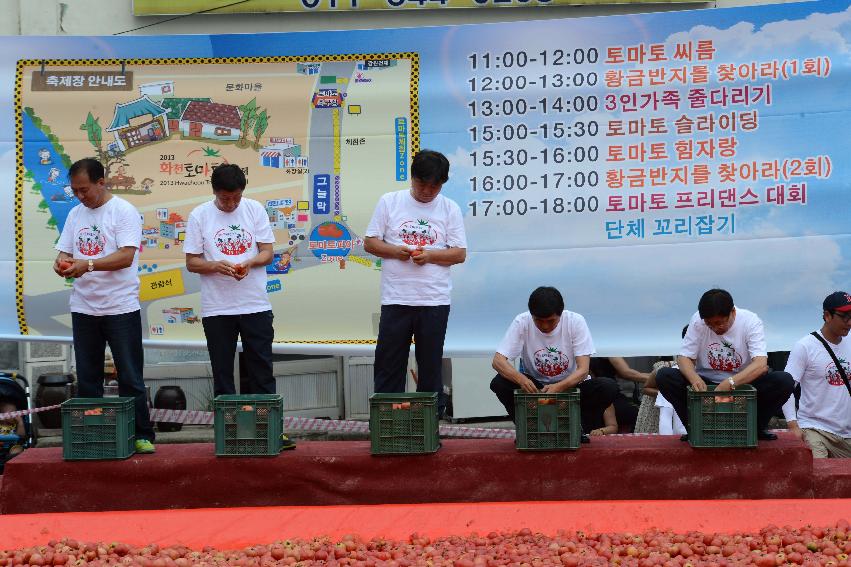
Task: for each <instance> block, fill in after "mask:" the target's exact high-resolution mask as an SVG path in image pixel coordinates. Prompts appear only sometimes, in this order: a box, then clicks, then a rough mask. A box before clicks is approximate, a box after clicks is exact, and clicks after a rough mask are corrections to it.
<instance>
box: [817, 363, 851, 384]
mask: <svg viewBox="0 0 851 567" xmlns="http://www.w3.org/2000/svg"><path fill="white" fill-rule="evenodd" d="M838 360H839V364H841V365H842V368H843V370H845V376H846V377H847V376H849V375H851V366H849V364H848V361H847V360H845V359H843V358H839V359H838ZM824 377H825V379H826V380H827V383H828V384H830V385H831V386H844V385H845V382H843V380H842V375H841V374H840V373H839V369H838V368H836V364H834V363H833V362H831V363H830V364H828V365H827V369H826V371H825V373H824Z"/></svg>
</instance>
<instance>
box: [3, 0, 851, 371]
mask: <svg viewBox="0 0 851 567" xmlns="http://www.w3.org/2000/svg"><path fill="white" fill-rule="evenodd" d="M0 41H3V42H6V43H7V44H8V45H7V46H6V47H7V48H6V49H4V50H3V51H2V53H3V55H0V57H5V58H6V61H5V65H4V66H3V68H2V70H0V71H2V72H3V73H6V76H7V78H8V80H9V83H10V84H11V83H12V81H13V80H14V81H15V83H14V84H15V87H14V89H13V90H12V92H9V93H8V94H7V95H6V96H8V97H9V99H10V100H9V104H10V105H13V106H14V108H15V113H16V114H15V116H16V121H15V122H14V123H8V124H3V125H2V127H3V128H4V133H5V134H6V137H5V138H3V139H5V140H7V141H6V142H5V143H4V145H5V149H6V153H5V158H4V159H3V160H2V161H0V175H4V176H6V179H7V181H8V183H7V184H6V186H7V187H10V188H11V187H16V188H17V189H16V191H12V190H11V189H8V190H7V197H6V198H7V203H8V204H9V205H8V207H7V208H8V209H10V210H11V209H14V211H15V217H14V220H13V219H12V218H11V217H8V218H7V221H8V225H7V226H8V227H9V228H8V234H7V237H6V239H5V240H4V242H6V243H7V244H6V248H5V249H4V255H3V256H2V260H4V262H3V263H2V264H0V266H5V267H6V269H7V274H12V269H11V268H12V266H13V265H16V266H17V274H18V276H19V277H17V278H14V281H16V289H13V288H12V281H13V280H12V279H10V280H8V281H9V282H10V283H9V285H8V286H7V288H8V289H6V290H4V293H6V294H7V299H8V302H0V304H2V303H7V305H5V307H4V308H5V309H6V310H7V311H8V317H5V318H4V319H3V320H4V321H6V328H5V331H6V332H7V333H18V332H22V333H30V334H38V335H49V336H67V335H68V334H69V333H70V314H69V313H68V309H67V301H68V295H69V293H70V285H71V283H70V282H66V281H64V280H62V279H61V278H58V277H57V276H56V275H55V274H53V272H52V269H51V265H52V261H53V258H54V257H55V251H54V250H53V244H54V242H55V241H56V239H57V238H58V235H59V231H60V230H61V228H62V226H63V223H64V220H65V218H66V216H67V214H68V211H69V210H70V209H71V208H72V207H73V206H75V205H76V204H77V203H78V202H77V201H76V199H75V198H74V197H73V194H72V193H71V192H70V189H69V187H68V181H67V168H68V166H69V164H70V163H71V162H72V161H74V160H77V159H80V158H82V157H86V156H97V157H99V158H100V159H101V160H102V161H104V163H106V165H107V170H108V173H107V184H108V185H109V186H110V188H111V189H112V190H113V192H114V193H116V194H118V195H120V196H121V197H123V198H125V199H127V200H128V201H130V202H131V203H133V205H134V206H136V208H137V209H138V210H139V212H140V214H141V215H142V219H143V226H144V234H143V241H142V249H141V252H140V261H139V266H140V278H141V282H142V285H141V290H142V291H141V300H142V313H143V320H144V324H145V336H146V338H150V339H159V340H164V341H175V342H179V343H185V344H190V343H193V344H200V342H201V341H203V332H202V330H201V325H200V324H199V321H200V313H199V309H200V297H199V288H200V285H199V280H198V276H197V275H195V274H190V273H188V272H187V271H186V269H185V266H184V253H183V250H182V243H183V238H184V235H185V223H186V219H187V217H188V213H189V212H190V211H191V210H192V208H193V207H195V206H197V205H198V204H200V203H202V202H204V201H206V200H208V199H210V198H211V197H212V195H211V188H210V185H209V176H210V171H211V169H212V168H213V167H215V166H216V165H217V164H220V163H236V164H238V165H239V166H240V167H242V168H243V169H244V170H245V171H246V173H247V177H248V189H247V190H246V195H247V196H248V197H251V198H253V199H256V200H258V201H260V202H261V203H262V204H263V205H264V206H265V207H266V210H267V212H268V214H269V219H270V222H271V223H272V226H273V229H274V231H275V236H276V240H277V243H276V245H275V262H274V263H273V264H272V265H271V266H270V267H269V269H268V270H267V277H268V285H267V291H268V292H269V298H270V300H271V302H272V305H273V309H274V312H275V315H276V317H275V328H276V340H277V341H279V342H280V343H281V344H288V345H296V346H295V347H294V348H296V349H297V348H298V345H310V344H314V345H315V344H336V345H363V351H364V352H367V351H368V350H369V349H370V348H371V346H370V345H371V344H373V342H374V339H375V335H376V329H377V318H378V311H379V302H380V289H379V287H380V275H381V261H380V259H378V258H375V257H372V256H370V255H368V254H366V253H365V252H364V250H363V233H364V230H365V228H366V225H367V223H368V221H369V218H370V216H371V214H372V210H373V208H374V206H375V204H376V202H377V200H378V198H379V196H380V195H381V194H382V193H384V192H387V191H392V190H399V189H404V188H406V187H408V182H409V180H408V166H409V163H410V157H411V155H412V154H413V153H414V152H416V151H417V149H419V147H427V148H432V149H437V150H440V151H442V152H444V153H446V154H447V155H448V156H449V158H450V162H451V164H452V167H451V172H450V180H449V182H448V183H447V184H446V185H445V186H444V190H443V193H444V194H445V195H446V196H448V197H449V198H451V199H454V200H455V201H456V202H457V203H458V204H459V205H460V207H461V209H462V212H463V214H464V217H465V225H466V228H467V232H468V240H469V250H468V259H467V261H466V262H465V263H464V264H463V265H460V266H456V267H454V268H453V270H452V272H453V282H454V287H453V305H452V314H451V317H450V326H449V332H448V337H447V351H448V352H450V353H453V354H464V353H469V354H472V353H488V352H493V350H494V348H495V346H496V344H497V342H498V341H499V339H500V338H501V336H502V334H503V332H504V331H505V329H506V328H507V326H508V324H509V323H510V321H511V319H512V318H513V316H514V315H516V314H517V313H518V312H520V311H523V310H524V309H525V303H526V299H527V297H528V294H529V292H530V291H531V290H532V289H534V288H535V287H536V286H538V285H555V286H557V287H558V288H559V289H561V290H562V292H563V293H564V295H565V298H566V302H567V308H568V309H571V310H573V311H577V312H580V313H582V314H583V315H585V317H586V319H587V320H588V323H589V326H590V328H591V331H592V334H593V336H594V340H595V344H596V346H597V349H598V351H599V352H600V353H602V354H623V355H630V354H648V353H654V352H655V353H662V354H664V353H671V352H673V350H674V349H675V348H676V346H677V344H678V342H679V330H680V329H681V328H682V326H683V325H684V324H685V323H686V322H687V321H688V319H689V317H690V316H691V314H692V313H693V312H694V311H695V309H696V304H697V299H698V297H699V295H700V294H701V293H702V292H703V291H704V290H706V289H708V288H710V287H716V286H717V287H724V288H726V289H729V290H730V291H731V292H732V293H733V296H734V298H735V299H736V302H737V304H738V305H741V306H742V307H746V308H748V309H751V310H754V311H756V312H757V313H758V314H760V315H761V316H762V317H763V319H764V321H765V324H766V334H767V337H768V339H769V347H770V348H771V349H786V348H789V347H790V346H791V344H792V343H793V342H794V340H796V339H797V338H799V337H800V336H802V335H803V334H804V333H805V332H807V331H809V330H811V328H812V327H814V326H817V325H819V324H820V315H819V313H820V310H819V307H820V303H821V299H822V298H823V297H824V296H825V295H827V294H828V293H829V292H831V291H834V290H835V289H847V288H848V287H851V283H849V281H848V277H847V276H848V267H849V260H848V256H849V254H851V242H849V238H848V230H847V221H846V218H847V209H846V198H845V197H846V195H845V192H846V189H845V187H846V186H847V184H848V182H849V174H848V171H847V168H845V167H844V164H845V163H847V162H848V157H849V156H848V150H847V144H845V137H846V132H847V131H848V130H849V126H851V119H849V103H848V102H847V100H848V99H847V97H845V96H844V93H845V91H846V90H847V89H846V86H847V83H846V79H848V77H849V74H848V72H849V60H848V55H847V53H848V52H849V46H851V10H849V1H848V0H843V1H838V0H831V1H822V2H808V3H801V4H784V5H778V6H758V7H751V8H738V9H725V10H719V9H714V10H703V11H690V12H668V13H659V14H645V15H639V16H629V17H625V16H611V17H603V18H588V19H570V20H548V21H537V22H518V23H504V24H486V25H485V24H483V25H469V26H457V27H435V28H423V29H409V30H366V31H349V32H314V33H299V34H259V35H226V36H174V37H154V38H151V37H127V38H125V37H106V38H73V37H56V38H27V37H21V38H3V39H2V40H0ZM15 54H20V56H22V57H25V59H21V60H17V61H16V60H15ZM13 77H14V78H13ZM14 160H17V167H15V166H13V161H14ZM0 214H7V215H8V214H10V212H9V211H3V212H2V213H0ZM92 230H93V231H94V227H93V228H92ZM239 232H240V227H232V233H233V234H231V235H230V236H231V237H232V238H231V240H233V241H235V242H236V241H238V236H239ZM93 241H96V239H94V240H93ZM13 243H16V244H17V245H16V246H14V245H13ZM16 262H17V264H15V263H16ZM13 293H16V294H17V302H14V301H12V295H11V294H13ZM13 306H14V307H15V308H16V309H14V310H13ZM15 322H17V325H15V324H13V323H15Z"/></svg>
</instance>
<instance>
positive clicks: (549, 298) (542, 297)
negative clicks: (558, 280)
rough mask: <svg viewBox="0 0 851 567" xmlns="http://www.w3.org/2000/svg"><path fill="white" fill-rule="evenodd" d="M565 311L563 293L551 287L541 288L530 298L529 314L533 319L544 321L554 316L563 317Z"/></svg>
mask: <svg viewBox="0 0 851 567" xmlns="http://www.w3.org/2000/svg"><path fill="white" fill-rule="evenodd" d="M562 311H564V299H562V297H561V293H559V291H558V290H557V289H556V288H554V287H550V286H541V287H539V288H538V289H536V290H535V291H533V292H532V295H530V296H529V313H531V314H532V317H535V318H538V319H544V318H546V317H551V316H553V315H559V316H560V315H561V313H562Z"/></svg>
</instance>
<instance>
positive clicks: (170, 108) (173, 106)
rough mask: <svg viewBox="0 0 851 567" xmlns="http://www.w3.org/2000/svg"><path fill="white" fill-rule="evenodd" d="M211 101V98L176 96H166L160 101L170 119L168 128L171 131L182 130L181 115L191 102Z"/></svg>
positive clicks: (167, 117)
mask: <svg viewBox="0 0 851 567" xmlns="http://www.w3.org/2000/svg"><path fill="white" fill-rule="evenodd" d="M193 101H198V102H210V99H209V98H182V97H176V96H170V97H166V98H164V99H162V100H160V101H159V102H158V104H159V105H160V106H162V107H163V108H165V110H166V112H167V113H168V114H166V119H168V129H169V131H170V132H179V131H180V116H181V115H182V114H183V111H184V110H186V107H187V106H189V103H190V102H193Z"/></svg>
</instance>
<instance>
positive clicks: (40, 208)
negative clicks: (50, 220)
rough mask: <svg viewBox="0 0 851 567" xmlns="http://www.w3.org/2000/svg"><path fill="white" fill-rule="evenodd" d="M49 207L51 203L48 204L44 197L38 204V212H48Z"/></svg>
mask: <svg viewBox="0 0 851 567" xmlns="http://www.w3.org/2000/svg"><path fill="white" fill-rule="evenodd" d="M49 207H50V205H48V204H47V201H45V200H44V199H42V200H41V203H39V204H38V212H40V213H46V212H47V209H48V208H49Z"/></svg>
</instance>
